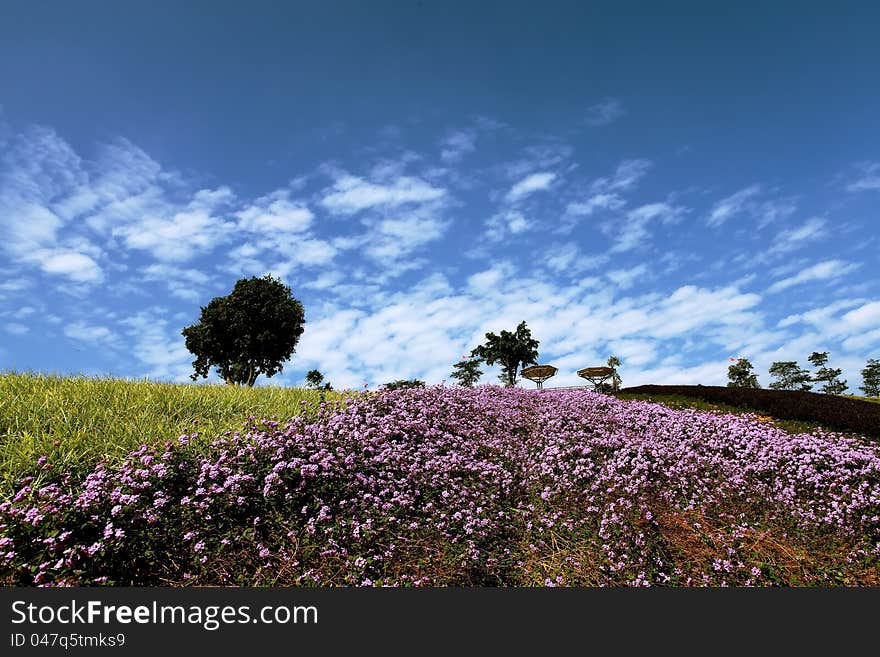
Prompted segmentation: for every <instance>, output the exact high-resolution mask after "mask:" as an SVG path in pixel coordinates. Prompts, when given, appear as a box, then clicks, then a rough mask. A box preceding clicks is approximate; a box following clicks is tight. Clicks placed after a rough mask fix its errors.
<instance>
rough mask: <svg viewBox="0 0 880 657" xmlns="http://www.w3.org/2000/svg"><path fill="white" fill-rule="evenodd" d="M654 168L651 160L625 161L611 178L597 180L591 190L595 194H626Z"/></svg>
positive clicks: (618, 166)
mask: <svg viewBox="0 0 880 657" xmlns="http://www.w3.org/2000/svg"><path fill="white" fill-rule="evenodd" d="M651 166H652V163H651V161H650V160H642V159H637V160H623V161H622V162H621V163H620V164H619V165H617V170H616V171H615V172H614V175H612V176H611V177H610V178H607V177H605V178H597V179H596V180H594V181H593V183H592V185H591V186H590V189H591V190H592V191H593V192H595V193H597V194H598V193H603V192H626V191H629V190H631V189H632V188H634V187H635V186H636V184H637V183H638V182H639V180H641V179H642V178H644V177H645V175H646V174H647V173H648V171H649V170H650V168H651Z"/></svg>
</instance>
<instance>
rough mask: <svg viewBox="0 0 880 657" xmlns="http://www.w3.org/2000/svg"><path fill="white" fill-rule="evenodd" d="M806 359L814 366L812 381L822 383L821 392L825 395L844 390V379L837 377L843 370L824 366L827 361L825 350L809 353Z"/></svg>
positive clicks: (835, 393) (839, 392)
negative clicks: (814, 371) (814, 372)
mask: <svg viewBox="0 0 880 657" xmlns="http://www.w3.org/2000/svg"><path fill="white" fill-rule="evenodd" d="M807 360H809V361H810V362H811V363H812V364H813V366H814V367H816V374H815V375H814V376H813V381H815V382H816V383H823V384H824V385H823V386H822V392H824V393H825V394H827V395H839V394H841V393H842V392H843V391H844V390H846V387H847V384H846V380H843V381H841V380H840V378H839V377H840V375H841V374H843V370H837V369H832V368H830V367H825V365H826V364H827V363H828V352H827V351H823V352H818V351H814V352H813V353H812V354H810V357H809V358H808V359H807Z"/></svg>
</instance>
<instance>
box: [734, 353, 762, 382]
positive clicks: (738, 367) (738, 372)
mask: <svg viewBox="0 0 880 657" xmlns="http://www.w3.org/2000/svg"><path fill="white" fill-rule="evenodd" d="M727 378H728V379H730V381H729V383H728V384H727V386H728V387H730V388H760V387H761V385H760V384H759V383H758V376H757V375H756V374H755V371H754V368H753V367H752V364H751V363H750V362H749V359H748V358H737V359H736V362H735V363H734V364H733V365H731V366H730V367H728V368H727Z"/></svg>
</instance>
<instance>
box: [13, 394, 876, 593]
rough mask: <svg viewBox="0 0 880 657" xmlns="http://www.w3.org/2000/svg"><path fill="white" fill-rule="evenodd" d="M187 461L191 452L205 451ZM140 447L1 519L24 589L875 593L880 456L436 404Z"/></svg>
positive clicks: (687, 420) (486, 401)
mask: <svg viewBox="0 0 880 657" xmlns="http://www.w3.org/2000/svg"><path fill="white" fill-rule="evenodd" d="M191 442H192V443H193V444H190V443H191ZM195 443H196V441H193V440H192V437H191V436H181V437H179V438H178V439H176V440H169V441H166V442H165V443H164V445H162V446H160V447H157V448H154V447H148V446H144V447H142V448H141V449H139V450H137V451H135V452H133V453H132V454H130V455H129V456H128V457H127V459H126V460H125V462H124V463H123V465H122V466H118V467H111V466H109V465H106V464H102V465H99V466H98V467H97V468H96V469H95V470H94V471H93V472H92V473H91V474H89V475H88V477H87V478H86V479H85V480H84V481H75V480H73V478H72V477H71V476H69V475H68V476H65V475H59V476H58V478H57V480H56V481H55V482H54V483H52V484H50V485H46V486H43V487H42V488H39V489H33V488H31V486H30V485H29V484H30V482H28V481H27V480H25V481H23V482H21V485H20V487H19V488H18V491H17V493H16V494H15V496H14V497H13V498H12V499H11V500H9V501H7V502H4V503H3V504H0V580H2V582H3V583H4V584H5V585H7V586H9V585H26V586H30V585H50V586H57V585H62V586H63V585H95V584H115V585H129V584H137V585H172V586H187V585H259V586H290V585H309V586H315V585H317V586H373V585H392V586H397V585H401V586H446V585H454V586H461V585H466V586H522V585H527V586H532V585H538V586H551V585H560V586H585V585H586V586H597V585H600V586H603V585H611V586H618V585H652V584H655V585H669V586H704V585H709V586H724V585H755V586H767V585H806V584H817V585H876V584H878V583H880V449H878V446H877V445H876V443H871V442H869V441H867V440H861V439H854V438H845V437H843V436H840V435H837V434H832V433H822V432H816V433H815V434H813V435H808V434H801V435H790V434H788V433H786V432H784V431H782V430H779V429H776V428H774V427H772V426H770V425H768V424H766V423H762V422H759V421H758V419H757V418H756V417H754V416H741V415H736V416H735V415H719V414H712V413H706V412H699V411H676V410H671V409H669V408H667V407H664V406H662V405H658V404H651V403H646V402H626V401H620V400H617V399H614V398H613V397H609V396H604V395H599V394H594V393H591V392H587V391H584V390H559V391H553V390H545V391H543V392H538V391H533V390H522V389H518V388H506V389H505V388H498V387H492V386H487V387H479V388H475V389H465V388H444V387H433V388H427V389H415V390H399V391H393V392H384V393H363V394H360V395H356V396H354V397H353V399H351V400H350V401H348V402H347V403H346V404H345V405H344V406H334V405H327V406H325V407H324V408H323V409H322V411H321V412H320V414H319V416H318V417H317V418H312V419H307V418H305V417H298V418H294V419H293V420H291V421H290V422H289V423H287V424H284V425H281V424H278V423H276V422H268V421H267V422H258V421H253V420H252V421H251V422H250V424H249V425H248V426H247V427H246V428H244V429H242V430H241V431H240V432H236V433H234V434H228V435H225V436H223V437H221V438H219V439H218V440H216V441H215V442H214V443H212V444H211V445H210V446H209V447H205V446H201V447H200V448H199V449H196V445H195Z"/></svg>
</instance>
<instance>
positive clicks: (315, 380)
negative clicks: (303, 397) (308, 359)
mask: <svg viewBox="0 0 880 657" xmlns="http://www.w3.org/2000/svg"><path fill="white" fill-rule="evenodd" d="M322 384H323V385H322ZM306 387H308V388H313V389H314V390H325V391H330V390H333V386H331V385H330V384H329V383H324V375H323V374H321V373H320V372H319V371H318V370H309V371H308V372H307V373H306Z"/></svg>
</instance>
